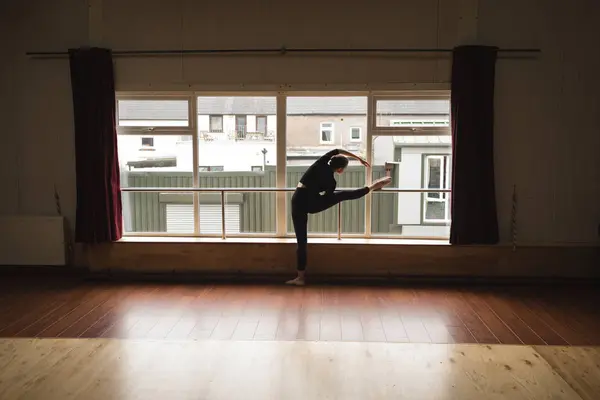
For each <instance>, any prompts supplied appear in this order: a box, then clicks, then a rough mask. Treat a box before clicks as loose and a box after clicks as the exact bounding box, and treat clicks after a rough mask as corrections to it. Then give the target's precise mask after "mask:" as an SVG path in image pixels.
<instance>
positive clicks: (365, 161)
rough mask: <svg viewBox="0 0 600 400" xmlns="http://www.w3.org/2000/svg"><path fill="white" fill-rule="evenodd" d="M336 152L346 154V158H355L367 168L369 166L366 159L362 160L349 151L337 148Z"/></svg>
mask: <svg viewBox="0 0 600 400" xmlns="http://www.w3.org/2000/svg"><path fill="white" fill-rule="evenodd" d="M338 154H341V155H343V156H346V157H348V158H354V159H355V160H357V161H358V162H360V163H361V164H362V165H364V166H365V167H367V168H369V167H371V166H370V165H369V163H368V162H367V160H363V159H362V158H360V157H359V156H357V155H356V154H353V153H350V152H349V151H346V150H342V149H339V150H338Z"/></svg>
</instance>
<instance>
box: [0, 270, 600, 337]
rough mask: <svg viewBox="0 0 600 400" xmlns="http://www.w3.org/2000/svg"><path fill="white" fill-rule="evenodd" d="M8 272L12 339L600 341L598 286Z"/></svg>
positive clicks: (5, 284) (0, 322) (3, 311)
mask: <svg viewBox="0 0 600 400" xmlns="http://www.w3.org/2000/svg"><path fill="white" fill-rule="evenodd" d="M0 278H1V279H0V337H2V338H130V339H166V340H207V339H210V340H255V341H260V340H262V341H273V340H277V341H289V340H310V341H314V340H318V341H354V342H404V343H408V342H410V343H482V344H527V345H588V346H589V345H600V307H599V306H598V305H599V304H600V301H599V300H600V293H599V291H598V290H597V289H595V288H592V287H549V286H547V287H531V286H521V287H508V286H497V287H487V288H483V287H481V288H477V287H473V286H470V287H469V286H464V287H456V286H454V287H439V286H438V287H433V286H432V287H427V286H423V285H420V286H415V285H412V286H409V285H406V286H402V287H401V286H397V287H360V286H337V287H335V286H309V287H304V288H295V287H286V286H283V285H200V284H157V283H137V284H136V283H107V282H104V283H99V282H90V281H85V280H83V279H79V278H62V277H52V276H35V275H33V276H16V277H8V276H2V277H0Z"/></svg>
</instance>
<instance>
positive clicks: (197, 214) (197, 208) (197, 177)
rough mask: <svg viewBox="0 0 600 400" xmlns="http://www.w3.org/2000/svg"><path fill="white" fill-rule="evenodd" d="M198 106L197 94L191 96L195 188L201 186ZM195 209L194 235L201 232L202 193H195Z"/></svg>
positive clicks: (190, 122)
mask: <svg viewBox="0 0 600 400" xmlns="http://www.w3.org/2000/svg"><path fill="white" fill-rule="evenodd" d="M197 110H198V108H197V105H196V96H195V95H193V96H191V99H190V101H189V125H190V127H191V128H192V132H191V133H192V164H193V165H192V179H193V186H194V188H199V187H200V175H199V172H198V166H199V165H200V160H199V154H198V150H199V149H198V146H199V143H200V141H199V138H198V112H197ZM192 197H193V202H194V204H193V209H194V236H198V235H199V234H200V193H198V192H194V193H193V195H192Z"/></svg>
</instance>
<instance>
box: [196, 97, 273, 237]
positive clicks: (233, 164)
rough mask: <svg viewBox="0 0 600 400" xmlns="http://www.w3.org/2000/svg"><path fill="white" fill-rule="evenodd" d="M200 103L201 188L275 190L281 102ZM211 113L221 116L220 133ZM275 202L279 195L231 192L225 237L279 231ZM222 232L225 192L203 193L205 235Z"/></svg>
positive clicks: (200, 99)
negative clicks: (276, 143)
mask: <svg viewBox="0 0 600 400" xmlns="http://www.w3.org/2000/svg"><path fill="white" fill-rule="evenodd" d="M197 101H198V134H199V140H198V163H199V171H200V172H199V179H200V187H201V188H219V187H223V188H240V189H243V188H274V187H275V186H276V180H275V173H276V161H277V155H276V151H277V149H276V146H275V137H276V134H275V132H276V129H277V116H276V98H275V97H248V96H231V97H225V96H223V97H220V96H218V97H198V100H197ZM211 115H213V116H214V115H219V116H222V125H221V127H220V128H221V129H220V130H219V131H215V130H213V129H211V128H212V126H211V122H212V120H211ZM260 120H262V122H260ZM259 123H260V124H263V125H260V127H261V129H262V130H263V131H262V132H261V131H259V129H258V128H259ZM215 196H216V198H215ZM275 200H276V194H275V192H270V193H266V192H260V193H255V192H252V193H249V192H244V191H243V190H240V191H235V192H228V193H227V199H226V218H225V219H226V221H225V222H226V228H225V230H226V234H227V235H230V234H235V233H239V234H247V233H273V232H275V227H276V225H275V215H276V211H275V204H276V201H275ZM220 230H221V198H220V194H218V193H216V194H212V193H211V194H208V193H203V194H201V195H200V233H203V234H215V232H217V231H218V232H217V233H218V234H221V231H220Z"/></svg>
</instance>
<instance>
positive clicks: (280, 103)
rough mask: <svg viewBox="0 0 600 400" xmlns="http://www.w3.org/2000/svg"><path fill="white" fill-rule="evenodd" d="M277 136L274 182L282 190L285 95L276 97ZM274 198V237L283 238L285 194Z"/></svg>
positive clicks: (285, 231)
mask: <svg viewBox="0 0 600 400" xmlns="http://www.w3.org/2000/svg"><path fill="white" fill-rule="evenodd" d="M276 113H277V135H276V138H275V145H276V149H277V152H276V153H277V155H276V156H277V163H276V170H275V171H276V172H275V180H276V183H275V185H276V187H277V188H278V189H283V188H285V187H286V174H287V173H286V164H287V146H286V135H287V126H286V125H287V95H286V94H285V93H283V92H282V93H279V94H278V95H277V108H276ZM275 196H276V208H275V210H276V211H275V212H276V219H275V226H276V228H275V229H276V235H277V237H284V236H286V234H287V209H286V207H287V202H286V197H287V195H286V192H277V194H276V195H275Z"/></svg>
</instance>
